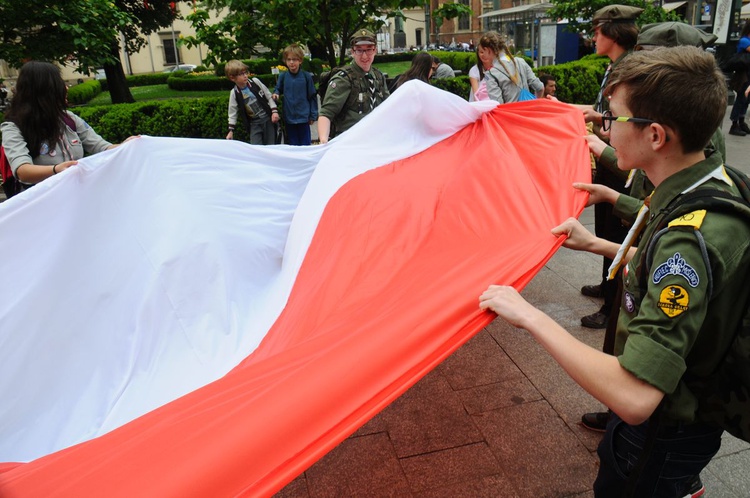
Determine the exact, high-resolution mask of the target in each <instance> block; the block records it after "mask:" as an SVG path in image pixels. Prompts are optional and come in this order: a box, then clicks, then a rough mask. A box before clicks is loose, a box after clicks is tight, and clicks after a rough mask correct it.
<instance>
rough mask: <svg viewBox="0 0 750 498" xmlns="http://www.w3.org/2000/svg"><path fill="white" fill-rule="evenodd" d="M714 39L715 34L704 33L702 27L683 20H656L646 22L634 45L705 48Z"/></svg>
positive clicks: (715, 37)
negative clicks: (699, 27) (651, 22)
mask: <svg viewBox="0 0 750 498" xmlns="http://www.w3.org/2000/svg"><path fill="white" fill-rule="evenodd" d="M716 39H717V36H716V35H714V34H711V33H706V32H705V31H703V30H702V29H698V28H696V27H695V26H691V25H689V24H685V23H683V22H657V23H653V24H646V25H645V26H643V27H642V28H641V32H640V33H639V34H638V41H637V42H636V45H654V46H657V47H678V46H680V45H689V46H691V47H700V48H706V47H707V46H709V45H711V44H712V43H713V42H715V41H716Z"/></svg>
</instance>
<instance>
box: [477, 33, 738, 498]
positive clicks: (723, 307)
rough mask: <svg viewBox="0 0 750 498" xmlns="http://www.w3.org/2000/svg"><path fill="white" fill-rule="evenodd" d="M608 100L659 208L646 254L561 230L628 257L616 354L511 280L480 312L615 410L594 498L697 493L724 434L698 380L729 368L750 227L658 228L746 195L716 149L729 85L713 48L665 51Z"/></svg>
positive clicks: (629, 160)
mask: <svg viewBox="0 0 750 498" xmlns="http://www.w3.org/2000/svg"><path fill="white" fill-rule="evenodd" d="M605 97H609V104H610V105H609V111H611V114H609V113H607V114H605V115H603V116H602V117H603V118H604V119H603V120H602V121H601V122H602V124H604V127H605V128H606V129H605V130H604V135H605V136H607V137H609V139H610V142H611V144H612V146H613V147H614V150H615V153H616V155H617V161H618V167H619V168H620V169H622V170H625V171H629V170H632V169H635V168H641V169H643V171H644V172H645V173H646V175H647V176H648V178H649V179H650V180H651V181H652V182H653V184H654V186H655V189H654V192H653V194H652V195H651V196H650V197H649V200H648V202H647V208H648V209H649V210H650V211H649V212H648V214H647V215H646V216H639V220H637V221H636V222H635V223H634V225H633V227H632V228H631V231H632V233H633V234H640V235H636V236H635V237H634V239H633V242H635V244H637V246H638V249H637V250H636V249H634V248H633V247H628V241H629V240H630V238H631V237H630V234H629V236H628V237H627V238H626V242H625V243H623V246H622V247H618V245H617V244H615V243H613V242H609V241H607V240H604V239H601V238H598V237H596V236H594V235H592V234H591V233H590V232H589V231H588V230H587V229H586V228H585V227H584V226H583V225H581V224H580V223H579V222H578V220H576V219H574V218H571V219H569V220H567V221H565V222H564V223H563V224H562V225H560V226H558V227H556V228H554V229H552V233H553V234H555V235H558V236H566V238H567V239H566V241H565V242H564V245H565V246H566V247H569V248H571V249H577V250H586V251H589V252H592V253H595V254H599V255H602V256H608V257H610V258H612V259H613V260H615V265H618V264H619V263H620V262H618V259H619V254H622V256H623V257H622V259H621V263H622V264H623V272H622V275H623V276H622V283H623V289H624V292H623V299H622V302H621V304H620V316H619V319H618V322H617V337H616V341H615V348H614V353H615V355H614V356H612V355H609V354H606V353H604V352H601V351H597V350H595V349H593V348H591V347H589V346H587V345H586V344H584V343H582V342H580V341H578V340H577V339H575V338H574V337H573V336H572V335H570V334H569V333H568V332H567V331H565V330H564V329H563V328H562V327H560V326H559V325H558V324H557V323H555V322H554V321H553V320H552V319H551V318H550V317H549V316H547V315H545V314H544V313H543V312H541V311H540V310H538V309H536V308H535V307H533V306H532V305H530V304H529V303H528V302H526V301H525V300H524V299H523V298H522V297H521V296H520V295H519V294H518V292H517V291H516V290H515V289H513V288H512V287H504V286H495V285H492V286H490V287H489V288H488V289H487V290H486V291H485V292H484V293H483V294H482V295H481V297H480V307H481V308H482V309H490V310H492V311H494V312H496V313H497V314H498V315H499V316H501V317H502V318H503V319H505V320H506V321H508V322H509V323H511V324H513V325H515V326H516V327H521V328H524V329H526V330H528V331H529V333H531V335H532V336H533V337H534V338H535V339H536V340H537V341H538V342H540V343H541V344H542V346H544V348H545V349H547V350H548V351H549V352H550V354H552V356H553V357H554V358H555V359H556V360H557V361H558V362H559V363H560V365H561V366H562V367H563V368H564V369H565V370H566V371H567V372H568V374H569V375H570V376H571V377H572V378H573V379H574V380H576V382H578V383H579V384H580V385H581V386H582V387H583V388H584V389H586V390H587V391H588V392H589V393H590V394H591V395H593V396H594V397H595V398H597V399H598V400H599V401H601V402H602V403H604V404H605V405H606V406H608V407H610V408H611V409H612V411H613V412H614V415H613V416H612V418H611V419H610V421H609V423H608V424H607V429H606V433H605V435H604V438H603V439H602V442H601V443H600V445H599V449H598V455H599V458H600V462H601V464H600V467H599V474H598V476H597V479H596V482H595V483H594V493H595V495H596V496H602V497H605V496H661V497H683V496H700V494H702V492H703V488H702V486H701V485H700V481H699V480H698V475H699V474H700V472H701V470H703V468H705V466H706V465H707V464H708V463H709V462H710V460H711V459H712V458H713V456H714V455H715V454H716V453H717V452H718V450H719V447H720V446H721V435H722V433H723V429H722V428H721V427H720V426H718V425H714V424H713V423H710V422H707V421H708V420H711V417H710V415H711V411H710V410H711V406H710V403H709V402H708V401H709V397H710V396H711V395H712V393H705V390H703V391H702V390H701V386H703V385H704V384H705V383H706V381H707V380H708V379H710V378H711V372H715V371H716V370H717V369H718V367H719V365H721V363H722V360H723V358H724V353H725V352H726V350H727V349H728V348H729V344H731V342H732V341H733V339H734V337H735V331H736V330H737V329H738V325H739V323H740V322H741V319H742V315H743V313H744V311H745V306H744V305H743V303H747V302H748V297H749V296H750V287H748V286H747V285H746V284H745V281H746V278H747V275H746V273H747V268H748V265H750V251H748V249H749V248H750V226H748V223H747V222H746V221H744V220H742V219H740V218H738V217H736V216H734V215H732V214H730V213H726V212H719V211H711V210H708V211H706V210H700V211H695V212H692V213H688V214H686V215H684V216H682V217H680V218H677V219H675V220H672V221H671V223H669V225H668V228H667V229H665V230H661V231H659V232H658V233H657V231H656V228H657V227H659V226H660V225H662V224H663V222H665V221H666V220H669V219H671V218H668V214H667V213H668V209H665V208H666V207H667V206H668V205H671V203H673V202H674V201H675V200H676V199H678V198H679V197H681V196H683V195H685V194H688V193H691V192H695V191H697V192H700V191H701V190H702V189H710V190H712V191H713V190H720V191H722V192H726V193H728V194H730V195H733V196H736V197H738V196H739V195H740V194H739V189H738V187H737V185H736V184H734V182H732V181H731V180H730V179H729V177H728V176H727V174H726V172H725V170H724V166H723V161H722V159H721V157H720V155H719V154H717V153H715V152H713V153H711V154H710V155H707V154H706V152H705V147H706V145H707V144H708V143H709V140H710V138H711V135H712V134H713V132H714V131H715V130H716V129H717V128H718V127H719V125H720V124H721V122H722V120H723V117H724V112H725V109H726V83H725V81H724V76H723V74H722V73H721V71H719V69H718V67H717V66H716V62H715V60H714V58H713V56H712V55H711V54H708V53H706V52H704V51H702V50H701V49H699V48H696V47H674V48H659V49H656V50H654V51H653V52H636V53H634V54H632V55H630V56H628V57H627V58H626V59H625V60H623V61H622V62H621V63H620V64H619V65H618V66H617V67H616V68H615V69H614V70H613V71H612V73H611V75H610V78H609V81H608V85H607V87H606V90H605ZM636 118H637V119H636ZM644 209H646V208H644ZM644 212H645V211H644ZM698 231H699V232H700V237H699V236H698V235H697V234H696V232H698ZM701 239H702V240H701ZM647 248H649V249H648V250H647ZM618 253H619V254H618ZM649 261H650V262H651V263H650V264H648V262H649ZM615 271H616V270H615ZM738 303H739V305H738ZM743 368H745V369H746V368H747V365H743ZM743 371H744V370H743ZM696 483H698V486H695V484H696Z"/></svg>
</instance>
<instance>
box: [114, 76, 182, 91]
mask: <svg viewBox="0 0 750 498" xmlns="http://www.w3.org/2000/svg"><path fill="white" fill-rule="evenodd" d="M178 72H182V71H178ZM173 74H174V73H147V74H134V75H132V76H125V81H126V82H127V83H128V87H134V86H150V85H163V84H165V83H166V82H167V80H168V79H169V77H170V76H172V75H173ZM183 74H184V73H183ZM99 81H100V83H101V85H102V91H103V92H106V91H108V90H109V87H108V86H107V80H99Z"/></svg>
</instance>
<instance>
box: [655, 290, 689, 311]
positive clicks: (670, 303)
mask: <svg viewBox="0 0 750 498" xmlns="http://www.w3.org/2000/svg"><path fill="white" fill-rule="evenodd" d="M689 302H690V296H689V295H688V293H687V291H686V290H685V288H684V287H680V286H679V285H668V286H666V287H664V288H663V289H662V290H661V293H660V294H659V302H658V303H656V306H657V307H658V308H659V309H660V310H662V311H663V312H664V314H665V315H667V316H668V317H669V318H674V317H676V316H678V315H681V314H682V313H684V312H686V311H687V310H688V303H689Z"/></svg>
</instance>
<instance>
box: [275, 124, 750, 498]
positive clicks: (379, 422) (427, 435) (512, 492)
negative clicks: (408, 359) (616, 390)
mask: <svg viewBox="0 0 750 498" xmlns="http://www.w3.org/2000/svg"><path fill="white" fill-rule="evenodd" d="M728 115H729V110H727V116H728ZM728 129H729V124H728V123H725V125H724V130H725V131H726V130H728ZM749 153H750V136H749V137H747V138H740V137H733V136H729V135H727V156H728V161H727V162H728V163H729V164H732V165H733V166H736V167H739V168H740V169H742V170H744V171H745V172H747V173H750V161H749V160H748V157H749V156H750V154H749ZM581 221H582V222H583V223H584V224H585V225H586V226H588V227H589V228H590V229H591V230H593V210H592V209H591V208H588V209H586V210H585V211H584V213H583V215H582V216H581ZM600 271H601V259H600V258H598V257H595V256H592V255H590V254H584V253H577V252H575V251H570V250H568V249H564V248H563V249H560V251H558V252H557V254H555V256H554V257H553V258H552V259H551V260H550V262H549V263H548V264H547V265H546V266H545V267H544V268H543V269H542V271H541V272H540V273H539V274H538V275H537V276H536V277H535V278H534V280H533V281H532V282H531V283H530V284H529V285H528V286H527V287H526V289H524V292H523V294H524V296H525V297H526V298H527V299H528V300H529V301H531V302H532V303H534V304H535V305H537V306H539V307H540V308H541V309H542V310H544V311H545V312H547V313H548V314H549V315H551V316H552V317H553V318H554V319H555V320H557V321H558V322H559V323H560V324H561V325H563V326H564V327H565V328H566V329H567V330H568V331H570V332H571V333H572V334H573V335H575V336H576V337H577V338H579V339H580V340H582V341H584V342H586V343H587V344H589V345H591V346H593V347H595V348H601V344H602V339H603V331H597V330H590V329H586V328H583V327H581V326H580V317H581V316H583V315H586V314H589V313H592V312H594V311H596V309H597V308H598V307H599V302H598V300H596V299H591V298H587V297H585V296H582V295H581V294H580V291H579V290H580V288H581V286H583V285H585V284H589V283H596V282H597V281H598V279H599V275H600ZM602 408H603V406H602V405H601V404H600V403H599V402H597V401H596V400H595V399H593V398H592V397H591V396H589V395H588V394H587V393H586V392H585V391H583V390H582V389H581V388H580V387H578V385H577V384H576V383H575V382H573V381H572V380H570V378H569V377H568V376H567V374H565V372H564V371H563V370H562V369H561V368H560V367H559V366H558V365H557V363H556V362H555V361H554V360H553V359H552V358H551V357H550V356H549V355H548V354H547V353H546V352H545V351H544V350H543V349H542V348H541V347H540V346H539V345H538V344H536V342H535V341H534V340H533V339H532V338H531V337H530V336H529V334H527V333H526V332H524V331H522V330H517V329H515V328H513V327H510V326H508V325H507V324H505V323H504V322H502V321H501V320H495V321H494V322H492V323H491V324H490V325H489V326H488V327H487V328H485V329H484V330H482V331H481V332H480V333H479V334H477V335H476V336H475V337H474V338H473V339H471V340H470V341H469V342H468V343H467V344H465V345H464V346H463V347H462V348H460V349H459V350H458V351H456V353H454V354H453V355H452V356H451V357H449V358H448V359H447V360H446V361H444V362H443V363H442V364H441V365H439V366H438V367H437V368H436V369H435V370H433V371H432V372H430V373H429V374H428V375H427V376H425V377H424V378H423V379H422V380H421V381H420V382H418V383H417V384H416V385H414V386H413V387H412V388H411V389H409V390H408V391H407V392H406V393H404V395H403V396H401V397H400V398H398V399H397V400H396V401H394V402H393V403H392V404H391V405H390V406H388V407H387V408H386V409H385V410H383V411H382V412H381V413H380V414H379V415H377V416H376V417H375V418H373V419H372V420H371V421H370V422H369V423H367V424H365V425H364V426H363V427H362V428H360V429H359V430H358V431H357V432H356V433H354V434H353V435H352V436H351V437H349V438H348V439H346V440H345V441H344V442H342V443H341V444H340V445H339V446H337V447H336V448H334V449H333V450H332V451H331V452H330V453H328V454H327V455H326V456H325V457H323V458H322V459H321V460H320V461H318V462H317V463H316V464H314V465H313V466H312V467H310V468H309V469H308V470H307V471H306V472H304V473H303V474H302V475H300V476H299V477H297V478H296V479H295V480H294V481H292V482H291V483H290V484H289V485H288V486H287V487H285V488H284V489H283V490H281V491H280V492H279V493H278V494H277V495H276V496H277V497H279V498H281V497H284V498H286V497H315V498H317V497H344V496H372V497H381V496H382V497H390V496H393V497H407V496H414V497H497V496H518V497H528V498H532V497H533V498H539V497H581V498H582V497H586V498H588V497H593V492H592V490H591V486H592V483H593V481H594V477H595V476H596V471H597V465H598V458H597V456H596V446H597V444H598V442H599V438H600V436H599V435H598V434H596V433H593V432H590V431H588V430H586V429H584V428H582V427H581V426H580V425H579V423H578V421H579V420H580V416H581V414H582V413H585V412H587V411H596V410H600V409H602ZM749 468H750V445H748V444H746V443H744V442H742V441H739V440H737V439H734V438H732V437H731V436H725V439H724V442H723V445H722V449H721V451H720V452H719V454H718V455H717V457H716V458H714V460H713V461H712V462H711V464H710V465H709V466H708V468H707V469H706V470H705V471H704V472H703V474H702V478H703V481H704V483H705V485H706V488H707V492H706V494H705V496H706V497H709V498H729V497H732V498H740V497H748V496H750V475H748V472H747V469H749Z"/></svg>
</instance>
